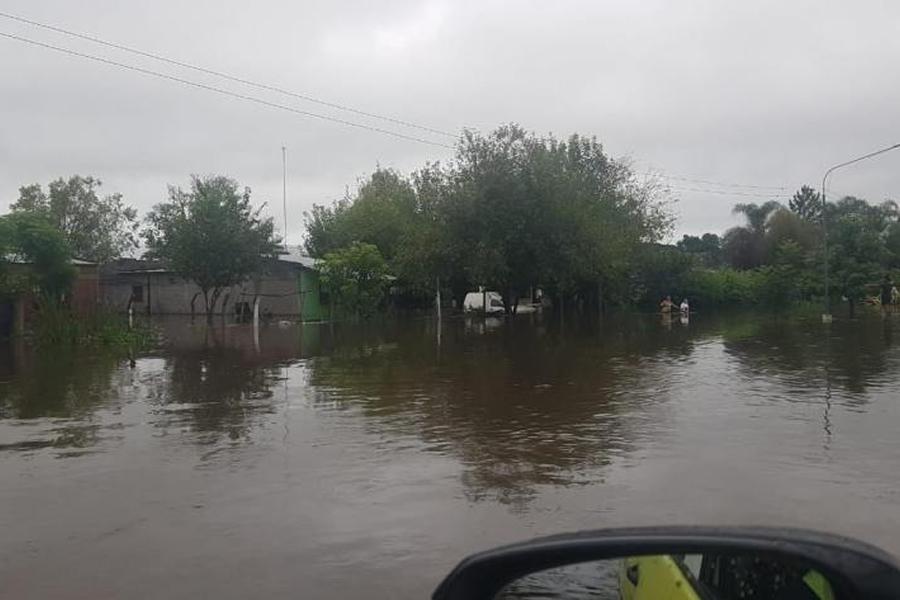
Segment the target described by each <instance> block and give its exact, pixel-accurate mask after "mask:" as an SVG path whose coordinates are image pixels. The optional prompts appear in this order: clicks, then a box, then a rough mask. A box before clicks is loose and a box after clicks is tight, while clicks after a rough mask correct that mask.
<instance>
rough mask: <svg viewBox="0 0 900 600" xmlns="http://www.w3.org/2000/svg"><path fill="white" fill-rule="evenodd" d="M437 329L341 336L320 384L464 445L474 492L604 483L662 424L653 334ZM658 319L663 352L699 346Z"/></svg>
mask: <svg viewBox="0 0 900 600" xmlns="http://www.w3.org/2000/svg"><path fill="white" fill-rule="evenodd" d="M430 327H431V325H429V324H426V323H425V322H420V323H419V325H418V326H415V327H411V326H407V327H398V328H397V329H396V330H395V331H393V332H392V335H388V336H384V334H380V335H379V334H374V335H372V336H371V338H370V341H369V343H365V342H364V341H362V340H356V343H354V344H350V345H347V344H346V343H344V342H346V340H341V342H336V343H335V350H334V352H333V353H332V354H331V355H330V356H328V357H327V358H322V359H317V360H316V361H313V362H312V364H311V377H310V383H311V384H312V385H313V386H314V387H315V388H316V389H318V390H319V391H318V398H319V399H321V400H322V401H327V402H329V403H333V402H334V401H335V399H338V400H343V401H344V403H345V405H347V406H352V407H359V408H361V409H362V410H363V411H364V413H365V414H366V415H367V416H368V417H370V422H371V423H372V426H373V427H377V428H378V430H379V431H380V432H382V433H387V434H388V435H390V434H391V433H394V434H396V435H410V434H412V435H415V436H416V437H417V438H418V439H420V440H421V442H422V447H423V448H424V449H425V450H426V451H436V452H440V453H444V452H451V453H454V454H455V455H457V457H458V459H459V460H460V462H461V463H462V464H463V466H464V473H463V475H462V480H463V484H464V488H465V491H466V494H467V495H468V497H469V498H470V499H473V500H481V499H491V500H495V501H500V502H504V503H508V504H511V505H514V506H515V505H523V504H524V503H527V502H528V500H529V499H530V498H531V497H532V496H533V495H534V494H535V492H536V488H537V487H538V486H541V485H577V484H580V483H592V482H595V481H597V480H598V479H601V478H602V477H603V475H602V470H603V467H604V466H605V465H607V464H608V463H609V462H610V461H611V460H612V459H613V457H614V456H616V455H619V454H626V453H629V452H631V451H632V450H633V449H634V448H635V447H636V446H638V445H640V444H641V442H642V440H646V439H648V438H652V437H653V436H655V435H657V434H658V427H657V426H658V425H659V424H660V423H661V421H662V420H663V419H661V418H660V417H658V415H659V414H660V411H665V402H666V399H667V391H666V377H667V370H666V367H665V366H664V363H665V362H666V361H660V360H656V359H651V358H650V357H649V354H653V353H647V352H646V350H647V348H648V343H647V339H646V332H645V333H644V335H642V334H641V333H637V334H635V333H634V331H633V330H632V329H630V328H628V327H620V326H618V325H615V324H606V325H605V327H606V329H605V330H600V329H596V330H595V331H592V332H587V334H586V332H585V330H584V329H579V330H577V332H576V333H571V332H569V331H567V330H566V329H564V328H563V329H561V328H559V327H558V326H555V325H552V324H549V325H547V326H543V325H539V326H532V325H528V324H525V325H524V326H520V325H519V324H513V323H511V324H508V325H506V326H504V327H500V328H497V329H494V330H486V331H485V332H484V334H480V333H479V330H473V329H472V328H471V327H469V328H468V330H467V328H466V327H465V326H464V324H462V323H451V324H448V325H446V326H445V329H444V332H443V335H442V343H441V347H440V349H439V350H438V349H437V348H435V347H434V346H433V344H434V339H435V336H434V332H433V331H432V330H430ZM595 327H596V324H595ZM657 329H658V328H656V329H648V331H652V332H653V333H651V334H650V335H651V337H653V336H656V335H657V334H658V335H659V339H656V340H654V341H653V342H652V343H651V344H650V345H651V346H653V347H654V348H655V350H654V352H655V354H656V355H658V354H659V353H660V352H664V353H670V354H672V355H687V354H689V353H690V352H691V348H692V342H691V339H690V337H689V336H688V335H678V334H675V335H670V334H669V332H664V333H658V331H657ZM473 332H474V333H473ZM340 337H341V336H340V334H338V338H339V339H340ZM387 339H390V340H391V342H387V341H386V340H387ZM640 339H643V341H639V340H640ZM654 415H657V417H656V418H655V417H654Z"/></svg>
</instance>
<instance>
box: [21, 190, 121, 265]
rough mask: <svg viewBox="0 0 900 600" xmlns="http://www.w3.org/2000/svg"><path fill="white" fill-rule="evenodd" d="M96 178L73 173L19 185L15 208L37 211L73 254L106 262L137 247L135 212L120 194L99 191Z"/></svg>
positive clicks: (32, 212) (22, 211) (22, 210)
mask: <svg viewBox="0 0 900 600" xmlns="http://www.w3.org/2000/svg"><path fill="white" fill-rule="evenodd" d="M100 186H101V182H100V180H99V179H95V178H93V177H90V176H89V177H82V176H80V175H73V176H72V177H69V178H68V179H63V178H62V177H60V178H59V179H56V180H54V181H51V182H50V184H49V185H48V186H47V187H48V189H47V191H46V192H45V191H44V189H43V188H42V187H41V186H40V184H37V183H35V184H32V185H26V186H23V187H21V188H19V198H18V200H16V202H15V203H13V205H12V210H13V211H14V212H20V213H29V214H33V215H39V216H41V217H43V218H44V219H46V220H47V222H49V223H50V224H51V225H53V226H55V227H56V228H57V229H59V230H60V231H62V232H63V234H64V235H65V238H66V240H67V242H68V244H69V247H70V248H71V250H72V253H73V255H74V256H76V257H78V258H83V259H85V260H90V261H95V262H99V263H104V262H108V261H110V260H112V259H114V258H117V257H119V256H122V255H123V254H126V253H128V252H131V251H133V250H135V249H136V248H137V247H138V234H137V228H138V220H137V212H136V211H135V210H134V209H133V208H131V207H130V206H127V205H126V204H125V203H124V201H123V200H122V195H121V194H110V195H108V196H102V197H101V196H100V195H98V190H99V188H100Z"/></svg>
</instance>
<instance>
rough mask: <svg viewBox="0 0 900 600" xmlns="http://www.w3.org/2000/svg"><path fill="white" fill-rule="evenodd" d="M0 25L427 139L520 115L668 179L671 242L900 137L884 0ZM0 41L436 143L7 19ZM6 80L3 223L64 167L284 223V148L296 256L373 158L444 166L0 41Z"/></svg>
mask: <svg viewBox="0 0 900 600" xmlns="http://www.w3.org/2000/svg"><path fill="white" fill-rule="evenodd" d="M0 11H3V12H7V13H13V14H16V15H18V16H22V17H26V18H29V19H32V20H35V21H40V22H44V23H47V24H52V25H55V26H58V27H63V28H66V29H69V30H74V31H77V32H81V33H87V34H91V35H93V36H97V37H100V38H103V39H105V40H108V41H112V42H117V43H120V44H126V45H129V46H133V47H136V48H140V49H141V50H144V51H148V52H153V53H158V54H163V55H165V56H167V57H170V58H174V59H178V60H181V61H185V62H190V63H194V64H197V65H202V66H204V67H206V68H209V69H215V70H218V71H224V72H227V73H229V74H233V75H236V76H240V77H242V78H245V79H251V80H254V81H258V82H260V83H266V84H270V85H275V86H279V87H282V88H286V89H290V90H293V91H295V92H298V93H301V94H305V95H309V96H315V97H317V98H321V99H323V100H327V101H330V102H335V103H340V104H343V105H347V106H352V107H354V108H357V109H360V110H364V111H368V112H372V113H378V114H383V115H386V116H392V117H395V118H398V119H403V120H406V121H411V122H415V123H418V124H422V125H425V126H428V127H432V128H435V129H440V130H446V131H450V132H458V131H459V130H460V129H461V128H463V127H472V128H476V129H480V130H482V131H488V130H490V129H492V128H494V127H495V126H497V125H498V124H500V123H505V122H510V121H515V122H518V123H520V124H521V125H522V126H524V127H525V128H526V129H529V130H533V131H536V132H538V133H549V132H552V133H554V134H556V135H559V136H563V135H567V134H569V133H571V132H578V133H581V134H587V135H596V136H597V138H598V139H599V140H600V141H601V142H602V143H603V144H604V146H605V147H606V149H607V151H608V152H609V153H610V154H611V155H612V156H614V157H627V158H629V159H630V160H631V161H632V162H633V163H634V165H635V166H636V168H637V169H638V170H639V171H640V172H644V171H645V170H647V169H654V170H657V171H659V172H661V173H663V174H666V175H669V176H672V177H677V178H683V179H672V180H671V183H672V186H673V193H674V195H675V196H676V197H677V198H678V202H677V204H676V212H677V213H678V216H679V221H678V225H677V233H678V234H679V235H680V234H681V233H700V232H703V231H710V230H711V231H722V230H724V229H725V228H727V227H728V226H730V225H732V224H734V223H735V218H734V217H733V216H732V215H731V210H730V209H731V206H732V205H733V204H734V203H735V202H748V201H765V200H768V199H770V196H772V195H778V194H781V196H782V198H783V199H784V200H785V201H786V199H787V197H788V196H789V195H790V193H791V192H792V191H793V190H794V189H795V188H797V187H799V186H800V185H801V184H803V183H810V184H814V185H816V186H818V185H819V182H820V181H821V176H822V173H823V171H824V170H825V169H826V168H827V167H828V166H830V165H831V164H833V163H836V162H841V161H843V160H846V159H848V158H852V157H854V156H856V155H859V154H863V153H866V152H868V151H871V150H874V149H878V148H880V147H883V146H887V145H890V144H892V143H895V142H900V68H898V60H900V3H897V2H891V1H889V0H886V1H884V2H860V1H857V2H847V1H827V2H826V1H822V0H815V1H809V2H784V1H783V0H781V1H774V2H760V1H754V2H749V1H742V2H726V1H723V0H710V1H706V2H702V1H697V2H679V3H676V2H671V1H658V2H651V1H646V0H642V1H640V2H634V1H630V0H628V1H625V0H623V1H620V2H612V1H605V2H603V1H596V0H595V1H589V2H587V1H586V2H562V1H559V2H547V1H535V2H494V1H489V0H478V1H476V2H463V1H459V0H454V1H435V2H428V1H425V2H405V1H392V2H387V1H379V2H369V1H356V2H353V1H346V2H345V1H327V2H325V1H323V2H304V1H296V0H295V1H291V2H288V1H286V0H282V1H274V0H257V1H256V2H246V1H245V0H242V1H234V0H215V1H212V0H203V1H199V0H191V1H185V0H180V1H178V2H174V1H169V0H155V1H154V2H140V3H139V2H122V1H120V0H105V1H98V0H79V1H78V2H71V1H70V0H52V1H51V0H48V1H41V0H5V1H4V2H3V3H2V4H0ZM0 32H2V33H7V34H14V35H18V36H22V37H26V38H30V39H34V40H39V41H41V42H44V43H48V44H53V45H58V46H65V47H66V48H69V49H72V50H76V51H78V52H82V53H89V54H93V55H97V56H103V57H106V58H108V59H111V60H115V61H119V62H123V63H128V64H130V65H135V66H140V67H143V68H148V69H153V70H157V71H161V72H165V73H168V74H171V75H175V76H177V77H182V78H186V79H190V80H192V81H197V82H202V83H205V84H210V85H216V86H220V87H225V88H227V89H229V90H232V91H235V92H238V93H242V94H246V95H252V96H256V97H259V98H263V99H265V100H267V101H270V102H277V103H281V104H286V105H290V106H293V107H295V108H296V109H299V110H305V111H310V112H316V113H321V114H325V115H329V116H333V117H337V118H342V119H346V120H350V121H354V122H357V123H362V124H367V125H372V126H375V127H381V128H384V129H390V130H393V131H397V132H400V133H404V134H407V135H412V136H415V137H422V138H427V139H429V140H434V141H436V142H439V143H450V144H452V142H453V140H452V139H451V138H447V137H442V136H440V135H435V134H430V133H427V132H424V131H419V130H415V129H409V128H404V127H401V126H399V125H396V124H393V123H389V122H383V121H378V120H375V119H371V118H366V117H362V116H360V115H356V114H352V113H346V112H341V111H338V110H334V109H331V108H327V107H323V106H320V105H316V104H313V103H310V102H304V101H301V100H297V99H292V98H287V97H284V96H279V95H278V94H274V93H269V92H261V91H259V90H255V89H253V88H247V87H245V86H241V85H238V84H235V83H229V82H222V81H221V80H218V79H216V78H214V77H211V76H206V75H202V74H198V73H196V72H192V71H189V70H185V69H179V68H176V67H172V66H170V65H166V64H161V63H157V62H155V61H152V60H148V59H146V58H141V57H137V56H133V55H130V54H127V53H123V52H120V51H116V50H112V49H110V48H105V47H103V46H98V45H96V44H92V43H89V42H85V41H82V40H78V39H73V38H70V37H67V36H65V35H60V34H58V33H53V32H50V31H46V30H43V29H40V28H36V27H33V26H28V25H23V24H22V23H17V22H14V21H10V20H8V19H5V18H0ZM0 73H2V76H0V127H2V130H0V131H2V134H0V212H4V211H5V210H6V209H7V207H8V205H9V204H10V203H11V202H13V201H14V200H15V198H16V197H17V190H18V187H19V186H20V185H23V184H27V183H32V182H41V183H46V182H48V181H49V180H50V179H52V178H55V177H58V176H60V175H63V176H67V175H71V174H75V173H78V174H83V175H86V174H91V175H94V176H97V177H99V178H100V179H101V180H103V182H104V186H103V190H104V191H106V192H121V193H122V194H124V196H125V197H126V199H127V200H128V201H129V202H130V203H131V204H133V205H134V206H136V207H137V208H138V209H139V210H140V211H141V212H143V211H146V210H147V209H149V208H150V207H151V206H152V205H153V204H155V203H157V202H160V201H162V200H164V199H165V197H166V186H167V184H179V185H186V184H187V182H188V178H189V176H190V174H192V173H198V174H210V173H216V174H219V173H221V174H227V175H230V176H232V177H234V178H236V179H237V180H239V181H240V182H241V183H242V184H244V185H248V186H250V187H251V188H252V190H253V194H254V198H255V200H256V201H259V202H262V201H267V202H268V203H269V207H270V208H271V209H272V210H271V213H272V215H273V216H275V217H276V220H277V223H278V224H279V227H281V223H282V218H281V146H282V145H285V146H287V149H288V150H287V156H288V182H287V187H288V213H289V214H288V234H289V241H291V242H292V243H293V242H298V241H300V236H301V235H302V231H303V225H302V213H303V211H304V210H307V209H308V208H309V207H310V206H311V205H312V204H313V203H324V202H329V201H330V200H332V199H334V198H336V197H339V196H341V195H343V192H344V189H345V186H350V187H351V188H353V187H354V186H355V185H356V182H357V181H358V179H359V178H360V177H363V176H365V175H366V174H367V173H370V172H371V171H372V170H373V169H374V168H375V167H376V166H377V165H382V166H388V167H394V168H397V169H399V170H400V171H403V172H409V171H410V170H413V169H415V168H416V167H418V166H420V165H422V164H423V163H425V162H426V161H437V160H442V161H446V160H448V159H449V158H450V157H451V156H452V154H453V152H452V150H450V149H447V148H443V147H440V146H433V145H427V144H423V143H418V142H415V141H410V140H405V139H398V138H394V137H390V136H388V135H384V134H380V133H375V132H372V131H368V130H364V129H359V128H355V127H351V126H346V125H341V124H337V123H333V122H328V121H323V120H319V119H315V118H309V117H303V116H299V115H295V114H291V113H288V112H285V111H281V110H276V109H272V108H268V107H264V106H260V105H257V104H254V103H251V102H247V101H244V100H238V99H234V98H230V97H224V96H222V95H219V94H216V93H213V92H209V91H203V90H198V89H194V88H190V87H186V86H184V85H181V84H178V83H173V82H170V81H163V80H159V79H156V78H153V77H149V76H146V75H142V74H137V73H134V72H130V71H127V70H124V69H121V68H115V67H111V66H107V65H103V64H96V63H94V62H91V61H89V60H86V59H83V58H75V57H71V56H65V55H62V54H59V53H57V52H53V51H51V50H47V49H44V48H36V47H32V46H29V45H27V44H24V43H22V42H19V41H12V40H9V39H4V38H0ZM898 167H900V151H898V152H897V153H896V154H893V155H891V154H887V155H885V156H882V157H879V158H878V159H875V160H873V161H870V162H868V163H864V164H861V165H858V166H855V167H853V168H851V169H847V170H844V171H841V172H838V173H837V174H835V176H834V177H833V179H832V180H831V183H830V186H829V187H830V188H832V189H833V191H834V193H835V194H841V195H842V194H855V195H859V196H863V197H866V198H868V199H869V200H872V201H881V200H884V199H885V198H888V197H895V198H896V197H898V196H900V168H898ZM684 179H692V180H701V181H703V182H704V183H701V182H697V181H694V182H688V181H685V180H684ZM705 182H717V184H716V185H713V184H711V183H705ZM719 184H728V185H719ZM750 185H756V186H770V187H767V188H766V189H765V190H756V189H753V188H749V187H746V186H750ZM779 186H784V187H785V188H786V191H785V192H779V191H778V190H777V189H774V188H776V187H779ZM713 190H715V191H718V192H725V193H712V191H713ZM758 192H759V193H758Z"/></svg>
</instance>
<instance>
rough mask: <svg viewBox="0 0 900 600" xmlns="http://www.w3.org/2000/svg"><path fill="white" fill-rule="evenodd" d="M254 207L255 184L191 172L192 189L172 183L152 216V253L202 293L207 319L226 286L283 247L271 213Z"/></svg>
mask: <svg viewBox="0 0 900 600" xmlns="http://www.w3.org/2000/svg"><path fill="white" fill-rule="evenodd" d="M264 206H265V205H263V206H260V207H259V208H253V206H252V204H251V202H250V188H244V190H243V192H241V191H240V189H239V186H238V183H237V182H236V181H235V180H233V179H230V178H228V177H222V176H214V177H202V178H201V177H196V176H194V177H192V178H191V188H190V190H188V191H185V190H182V189H181V188H176V187H170V188H169V201H168V202H166V203H163V204H158V205H156V206H155V207H154V209H153V211H152V212H151V213H150V214H149V215H148V216H147V229H146V230H145V231H144V237H145V239H146V241H147V247H148V252H147V256H148V257H149V258H156V259H159V260H162V261H164V262H165V263H166V264H168V265H169V266H170V267H171V268H172V269H174V270H175V271H176V272H177V273H179V274H180V275H182V276H183V277H185V278H186V279H190V280H193V281H194V282H196V283H197V285H198V286H199V287H200V291H201V292H202V293H203V300H204V303H205V307H206V318H207V321H209V322H211V321H212V316H213V311H214V309H215V306H216V302H217V301H218V299H219V296H220V295H221V293H222V291H223V290H224V289H225V288H228V287H231V286H233V285H236V284H239V283H241V282H242V281H245V280H246V279H247V278H248V277H250V276H251V275H253V274H255V273H259V272H261V271H262V270H263V268H264V266H265V260H266V259H267V258H274V257H275V256H276V255H277V253H278V240H277V239H275V236H274V224H273V222H272V219H271V218H263V217H261V216H260V214H261V212H262V209H263V208H264Z"/></svg>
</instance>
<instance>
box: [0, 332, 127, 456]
mask: <svg viewBox="0 0 900 600" xmlns="http://www.w3.org/2000/svg"><path fill="white" fill-rule="evenodd" d="M121 362H122V361H120V360H118V359H116V358H114V357H112V356H109V355H106V354H95V355H93V356H85V355H84V354H81V353H78V352H75V351H74V350H72V349H66V350H60V349H49V348H48V349H43V351H41V352H35V351H34V349H32V348H29V347H27V346H25V345H24V344H23V343H17V344H11V345H8V346H3V347H2V349H0V381H2V383H0V422H3V421H6V420H9V419H16V420H19V421H24V422H26V423H23V426H22V427H18V428H8V429H7V433H6V434H5V435H4V436H3V438H4V439H3V440H2V442H0V449H6V450H13V451H29V450H39V449H42V448H58V449H69V450H70V451H72V450H79V449H80V450H85V449H89V448H91V447H93V446H95V445H97V444H98V443H99V441H100V440H101V439H103V437H104V425H103V424H102V423H101V422H100V420H99V419H97V418H95V413H96V411H97V410H98V409H99V408H100V407H104V406H107V405H108V404H109V403H110V402H111V401H112V400H113V399H114V397H115V395H114V393H113V390H114V388H115V386H116V384H115V378H116V370H117V368H118V366H119V365H120V364H121ZM70 453H71V452H70Z"/></svg>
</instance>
